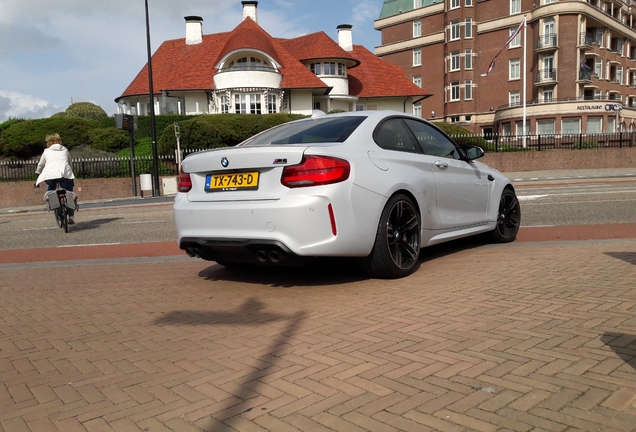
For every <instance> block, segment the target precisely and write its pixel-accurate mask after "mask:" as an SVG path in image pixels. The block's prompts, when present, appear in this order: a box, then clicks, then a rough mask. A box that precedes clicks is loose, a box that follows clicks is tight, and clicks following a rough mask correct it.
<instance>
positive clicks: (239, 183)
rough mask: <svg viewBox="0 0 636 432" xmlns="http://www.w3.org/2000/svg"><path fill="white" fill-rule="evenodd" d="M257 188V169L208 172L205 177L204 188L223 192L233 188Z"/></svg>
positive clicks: (233, 189) (209, 190)
mask: <svg viewBox="0 0 636 432" xmlns="http://www.w3.org/2000/svg"><path fill="white" fill-rule="evenodd" d="M239 189H240V190H256V189H258V171H256V172H241V173H233V174H208V176H207V177H206V179H205V190H206V191H208V192H223V191H235V190H239Z"/></svg>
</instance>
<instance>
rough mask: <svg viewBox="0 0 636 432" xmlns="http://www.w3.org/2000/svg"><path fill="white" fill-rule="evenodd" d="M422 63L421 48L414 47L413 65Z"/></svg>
mask: <svg viewBox="0 0 636 432" xmlns="http://www.w3.org/2000/svg"><path fill="white" fill-rule="evenodd" d="M421 65H422V48H415V49H414V50H413V66H421Z"/></svg>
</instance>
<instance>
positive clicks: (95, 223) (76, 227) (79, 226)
mask: <svg viewBox="0 0 636 432" xmlns="http://www.w3.org/2000/svg"><path fill="white" fill-rule="evenodd" d="M120 219H123V218H120V217H117V218H104V219H94V220H90V221H76V222H75V224H73V225H71V227H70V229H72V230H73V231H87V230H92V229H95V228H99V227H100V226H102V225H106V224H109V223H111V222H115V221H118V220H120Z"/></svg>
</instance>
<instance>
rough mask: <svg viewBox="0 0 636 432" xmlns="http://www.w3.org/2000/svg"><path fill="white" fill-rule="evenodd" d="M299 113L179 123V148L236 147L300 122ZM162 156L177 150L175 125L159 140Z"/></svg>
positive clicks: (204, 118) (215, 117)
mask: <svg viewBox="0 0 636 432" xmlns="http://www.w3.org/2000/svg"><path fill="white" fill-rule="evenodd" d="M304 117H306V116H304V115H300V114H263V115H245V114H222V115H221V114H220V115H206V116H197V117H195V118H193V119H191V120H186V121H182V122H179V129H180V132H181V135H180V146H181V148H182V149H209V148H217V147H224V146H235V145H236V144H238V143H240V142H242V141H244V140H246V139H247V138H249V137H251V136H252V135H254V134H257V133H259V132H261V131H264V130H265V129H269V128H271V127H274V126H276V125H279V124H282V123H287V122H289V121H292V120H298V119H301V118H304ZM157 148H158V152H159V153H160V154H172V153H173V152H174V150H175V149H176V148H177V139H176V137H175V135H174V124H171V125H168V126H166V127H165V128H164V129H163V130H162V132H161V134H160V136H159V138H158V140H157Z"/></svg>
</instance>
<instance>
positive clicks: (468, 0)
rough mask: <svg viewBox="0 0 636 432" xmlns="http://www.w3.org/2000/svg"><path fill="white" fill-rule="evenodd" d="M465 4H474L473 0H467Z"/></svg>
mask: <svg viewBox="0 0 636 432" xmlns="http://www.w3.org/2000/svg"><path fill="white" fill-rule="evenodd" d="M464 5H465V6H466V7H471V6H472V5H473V0H466V1H465V2H464Z"/></svg>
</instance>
